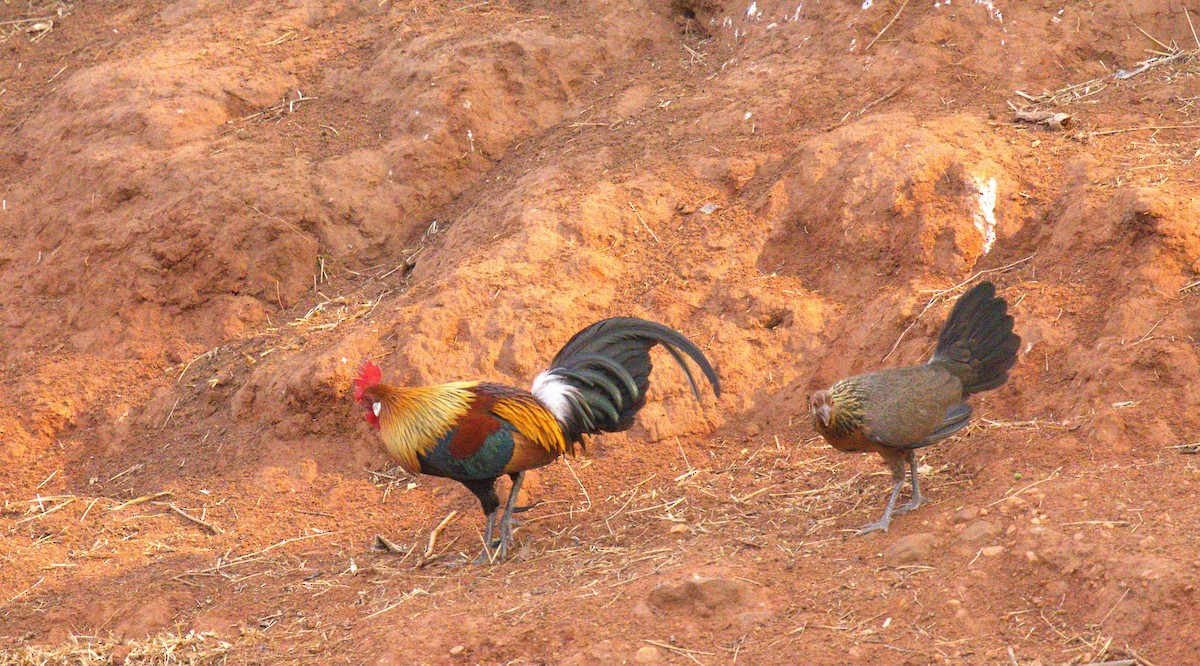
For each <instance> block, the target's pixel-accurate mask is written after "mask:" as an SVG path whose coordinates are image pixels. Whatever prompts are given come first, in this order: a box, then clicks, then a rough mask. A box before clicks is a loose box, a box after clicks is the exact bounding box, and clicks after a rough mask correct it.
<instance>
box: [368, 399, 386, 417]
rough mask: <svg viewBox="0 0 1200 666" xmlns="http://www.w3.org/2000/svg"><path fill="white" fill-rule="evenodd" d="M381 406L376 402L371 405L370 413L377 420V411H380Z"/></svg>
mask: <svg viewBox="0 0 1200 666" xmlns="http://www.w3.org/2000/svg"><path fill="white" fill-rule="evenodd" d="M382 406H383V405H380V404H379V403H378V402H377V403H375V404H373V405H371V411H372V412H375V417H376V418H379V409H380V407H382Z"/></svg>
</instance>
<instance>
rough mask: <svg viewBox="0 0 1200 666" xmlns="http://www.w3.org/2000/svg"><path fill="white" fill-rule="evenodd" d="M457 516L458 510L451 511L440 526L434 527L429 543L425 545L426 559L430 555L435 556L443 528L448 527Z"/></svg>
mask: <svg viewBox="0 0 1200 666" xmlns="http://www.w3.org/2000/svg"><path fill="white" fill-rule="evenodd" d="M455 518H458V511H451V512H450V513H448V514H447V515H446V517H445V518H443V519H442V522H440V523H438V526H437V527H435V528H433V531H432V532H430V533H429V545H428V546H426V547H425V556H424V558H425V559H426V560H428V559H429V558H430V557H433V548H434V546H436V545H437V540H438V537H439V536H441V534H442V530H444V529H446V526H447V525H449V524H450V523H451V522H452V521H453V520H454V519H455Z"/></svg>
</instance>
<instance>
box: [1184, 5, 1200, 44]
mask: <svg viewBox="0 0 1200 666" xmlns="http://www.w3.org/2000/svg"><path fill="white" fill-rule="evenodd" d="M1183 17H1184V18H1186V19H1187V22H1188V28H1190V29H1191V31H1192V39H1194V40H1196V48H1197V49H1200V37H1197V36H1196V26H1194V25H1192V15H1191V14H1189V13H1188V10H1187V7H1184V8H1183Z"/></svg>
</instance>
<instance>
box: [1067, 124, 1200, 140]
mask: <svg viewBox="0 0 1200 666" xmlns="http://www.w3.org/2000/svg"><path fill="white" fill-rule="evenodd" d="M1170 129H1200V123H1192V124H1190V125H1144V126H1142V127H1126V128H1124V129H1115V130H1103V131H1100V132H1088V133H1087V136H1088V137H1094V136H1109V135H1110V134H1125V133H1126V132H1146V131H1150V130H1154V131H1158V130H1170Z"/></svg>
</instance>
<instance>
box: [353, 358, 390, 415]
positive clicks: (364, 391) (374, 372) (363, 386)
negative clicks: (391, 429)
mask: <svg viewBox="0 0 1200 666" xmlns="http://www.w3.org/2000/svg"><path fill="white" fill-rule="evenodd" d="M381 379H383V371H382V370H380V369H379V366H377V365H375V364H374V363H372V362H370V361H365V362H364V363H363V364H362V367H361V368H359V369H358V376H357V377H355V378H354V399H355V400H357V401H358V404H360V405H362V406H363V408H364V409H366V410H367V413H366V419H367V423H370V424H371V425H373V426H375V427H376V428H378V427H379V410H380V408H381V407H382V404H381V403H380V402H379V396H378V395H376V393H377V391H376V390H375V387H376V386H378V385H379V380H381Z"/></svg>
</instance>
